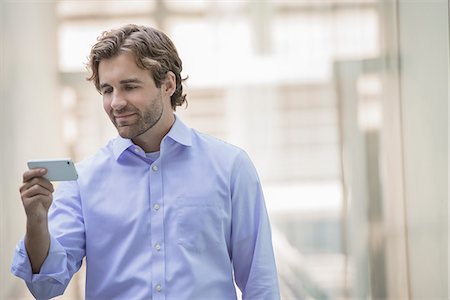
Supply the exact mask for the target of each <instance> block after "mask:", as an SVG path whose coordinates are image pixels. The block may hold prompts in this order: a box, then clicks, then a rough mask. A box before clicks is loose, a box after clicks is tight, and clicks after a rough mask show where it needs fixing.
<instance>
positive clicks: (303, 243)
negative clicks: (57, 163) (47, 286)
mask: <svg viewBox="0 0 450 300" xmlns="http://www.w3.org/2000/svg"><path fill="white" fill-rule="evenodd" d="M0 5H1V6H0V18H1V19H0V22H1V23H0V51H1V52H0V63H1V67H0V76H1V77H0V92H1V106H0V109H1V110H0V122H1V126H0V132H1V137H2V147H1V155H0V163H1V164H0V193H1V197H0V198H1V201H0V203H1V204H0V205H1V206H0V217H1V219H0V225H1V228H0V234H1V245H2V248H1V258H0V262H1V265H0V287H1V288H0V299H30V297H31V296H30V294H29V293H28V292H27V291H26V288H25V285H24V283H23V282H21V281H20V280H19V279H16V278H14V277H13V276H12V275H11V274H10V273H9V266H10V263H11V260H12V254H13V251H14V247H15V244H16V243H17V241H18V240H19V239H20V238H21V237H22V236H23V234H24V229H25V216H24V213H23V208H22V205H21V203H20V196H19V193H18V187H19V186H20V183H21V174H22V172H23V171H24V169H25V168H26V161H27V160H28V159H31V158H44V157H58V156H71V157H72V158H74V159H75V160H76V161H79V160H82V159H83V158H85V157H87V156H89V155H91V154H93V153H94V152H95V151H96V149H97V148H99V147H101V146H103V145H104V144H105V143H106V141H107V140H109V139H110V138H112V137H114V136H115V135H116V132H115V129H114V127H113V126H112V125H111V124H109V123H110V122H109V119H108V118H107V117H106V116H105V114H104V112H103V110H102V105H101V97H100V95H98V94H97V92H96V90H95V88H94V87H93V85H92V84H90V83H88V82H87V81H86V77H87V72H86V70H85V65H84V64H85V63H86V62H87V55H88V54H89V50H90V47H91V46H92V45H93V44H94V43H95V40H96V37H97V36H98V35H99V34H100V33H101V32H102V31H105V30H108V29H110V28H112V27H118V26H121V25H123V24H127V23H136V24H145V25H150V26H154V27H156V28H159V29H161V30H163V31H164V32H166V33H167V34H168V35H169V36H170V37H171V38H172V39H173V41H174V43H175V45H176V46H177V48H178V51H179V53H180V56H181V59H182V60H183V63H184V75H185V76H189V79H188V80H187V82H186V90H187V93H188V103H189V105H188V107H187V108H186V109H185V108H178V110H177V112H176V113H177V115H179V116H181V118H182V119H183V120H184V121H185V122H186V123H187V124H188V125H190V126H192V127H194V128H196V129H198V130H200V131H203V132H205V133H208V134H211V135H214V136H216V137H219V138H222V139H224V140H227V141H229V142H231V143H233V144H236V145H238V146H240V147H242V148H244V149H245V150H246V151H247V152H248V153H249V154H250V156H251V157H252V159H253V161H254V163H255V165H256V167H257V169H258V172H259V174H260V177H261V179H262V182H263V187H264V190H265V196H266V202H267V206H268V209H269V213H270V216H271V220H272V226H273V236H274V247H275V252H276V258H277V265H278V269H279V278H280V285H281V292H282V299H286V300H291V299H292V300H293V299H374V300H375V299H393V300H397V299H417V300H434V299H436V300H437V299H448V258H447V256H448V225H447V224H448V223H447V219H448V189H447V185H448V123H447V120H448V86H449V75H448V68H449V4H448V2H447V1H445V0H414V1H410V0H297V1H294V0H290V1H289V0H286V1H281V0H279V1H278V0H261V1H220V0H199V1H181V0H180V1H164V0H155V1H109V0H104V1H82V0H79V1H68V0H58V1H47V2H43V1H31V0H30V1H17V2H14V1H2V2H0ZM83 272H84V271H83V270H81V271H80V272H79V274H77V275H76V276H75V278H74V279H73V280H72V282H71V285H70V286H69V288H68V291H67V293H66V295H65V296H62V297H60V299H83V298H84V293H83V289H84V280H85V279H84V275H83Z"/></svg>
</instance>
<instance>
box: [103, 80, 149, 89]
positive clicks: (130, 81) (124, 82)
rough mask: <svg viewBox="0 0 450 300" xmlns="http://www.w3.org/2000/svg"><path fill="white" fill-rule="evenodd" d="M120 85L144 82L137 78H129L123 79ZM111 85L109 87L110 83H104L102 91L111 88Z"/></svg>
mask: <svg viewBox="0 0 450 300" xmlns="http://www.w3.org/2000/svg"><path fill="white" fill-rule="evenodd" d="M119 83H120V84H127V83H143V81H142V80H139V79H137V78H128V79H123V80H121V81H119ZM109 86H111V85H109V84H108V83H102V84H100V89H103V88H105V87H109Z"/></svg>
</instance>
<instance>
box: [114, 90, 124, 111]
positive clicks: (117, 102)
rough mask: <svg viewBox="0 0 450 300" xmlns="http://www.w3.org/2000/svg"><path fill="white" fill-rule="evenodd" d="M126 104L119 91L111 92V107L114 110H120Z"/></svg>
mask: <svg viewBox="0 0 450 300" xmlns="http://www.w3.org/2000/svg"><path fill="white" fill-rule="evenodd" d="M126 105H127V101H126V100H125V97H124V96H123V95H122V94H121V93H120V92H116V91H114V92H113V97H112V101H111V108H112V109H114V110H121V109H123V108H124V107H125V106H126Z"/></svg>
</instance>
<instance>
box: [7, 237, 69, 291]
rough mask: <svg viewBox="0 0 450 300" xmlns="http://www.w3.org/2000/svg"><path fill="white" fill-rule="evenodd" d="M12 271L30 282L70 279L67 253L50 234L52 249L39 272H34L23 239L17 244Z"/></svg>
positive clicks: (61, 281)
mask: <svg viewBox="0 0 450 300" xmlns="http://www.w3.org/2000/svg"><path fill="white" fill-rule="evenodd" d="M11 273H12V274H14V275H15V276H17V277H20V278H22V279H23V280H25V281H26V282H28V283H35V282H41V281H47V282H49V283H61V284H65V283H66V282H68V280H69V279H70V276H69V273H68V271H67V254H66V251H65V250H64V248H63V247H62V246H61V244H60V243H59V242H58V241H57V240H56V239H55V238H53V237H52V236H50V249H49V253H48V255H47V258H46V259H45V261H44V263H43V264H42V266H41V270H40V272H39V274H33V271H32V269H31V263H30V259H29V258H28V253H27V250H26V248H25V242H24V240H23V239H22V240H21V241H20V242H19V244H18V245H17V246H16V251H15V254H14V259H13V263H12V266H11Z"/></svg>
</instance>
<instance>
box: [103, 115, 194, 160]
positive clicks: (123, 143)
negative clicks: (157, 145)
mask: <svg viewBox="0 0 450 300" xmlns="http://www.w3.org/2000/svg"><path fill="white" fill-rule="evenodd" d="M174 116H175V122H174V123H173V125H172V127H171V128H170V130H169V132H168V133H167V134H166V136H165V137H164V138H163V139H162V141H163V142H164V140H165V139H166V138H167V137H170V138H171V139H172V140H174V141H175V142H177V143H179V144H182V145H184V146H192V137H191V129H190V128H189V127H187V126H186V125H185V124H184V123H183V122H182V121H181V119H180V118H179V117H177V116H176V115H174ZM132 146H135V144H134V143H133V141H132V140H130V139H125V138H123V137H121V136H118V137H117V138H116V139H114V141H113V146H112V148H113V149H112V150H113V154H114V157H115V158H116V160H118V159H119V158H120V156H121V155H122V154H123V152H125V150H127V149H128V148H130V147H132Z"/></svg>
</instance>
